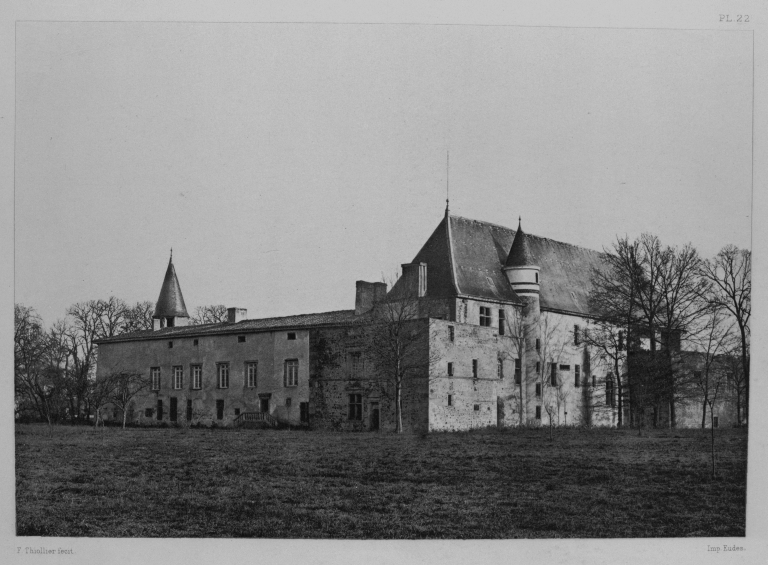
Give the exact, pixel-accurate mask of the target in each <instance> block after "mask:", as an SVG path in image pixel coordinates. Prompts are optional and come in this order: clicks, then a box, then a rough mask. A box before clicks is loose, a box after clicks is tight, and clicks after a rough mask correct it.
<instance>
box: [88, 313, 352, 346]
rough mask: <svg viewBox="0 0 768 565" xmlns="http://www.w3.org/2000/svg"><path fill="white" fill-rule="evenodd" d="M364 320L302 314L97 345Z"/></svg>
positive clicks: (150, 332)
mask: <svg viewBox="0 0 768 565" xmlns="http://www.w3.org/2000/svg"><path fill="white" fill-rule="evenodd" d="M361 318H363V316H355V311H354V310H336V311H333V312H318V313H315V314H299V315H296V316H282V317H278V318H261V319H254V320H243V321H241V322H236V323H234V324H230V323H228V322H221V323H217V324H202V325H199V326H176V327H172V328H163V329H162V330H154V331H153V330H143V331H140V332H132V333H129V334H123V335H118V336H115V337H111V338H106V339H101V340H98V341H97V343H100V344H101V343H114V342H119V341H137V340H143V339H169V338H177V337H178V338H181V337H197V336H205V335H216V334H242V333H253V332H263V331H273V330H290V329H307V328H311V327H320V326H333V325H338V324H349V323H353V322H359V321H360V320H361Z"/></svg>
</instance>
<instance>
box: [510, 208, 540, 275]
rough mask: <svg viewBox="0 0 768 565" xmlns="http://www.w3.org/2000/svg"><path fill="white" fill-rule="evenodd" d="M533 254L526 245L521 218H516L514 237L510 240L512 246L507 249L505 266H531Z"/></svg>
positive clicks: (526, 240) (526, 239)
mask: <svg viewBox="0 0 768 565" xmlns="http://www.w3.org/2000/svg"><path fill="white" fill-rule="evenodd" d="M533 264H534V263H533V256H532V255H531V250H530V247H529V245H528V238H527V237H526V235H525V233H524V232H523V228H522V219H521V218H518V224H517V232H515V239H514V240H513V241H512V248H511V249H510V250H509V255H508V256H507V262H506V263H505V264H504V266H505V267H527V266H532V265H533Z"/></svg>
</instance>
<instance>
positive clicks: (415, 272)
mask: <svg viewBox="0 0 768 565" xmlns="http://www.w3.org/2000/svg"><path fill="white" fill-rule="evenodd" d="M402 267H403V287H404V291H405V295H406V296H410V297H418V298H421V297H422V296H424V295H425V294H427V264H426V263H405V264H404V265H403V266H402Z"/></svg>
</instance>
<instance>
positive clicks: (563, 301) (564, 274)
mask: <svg viewBox="0 0 768 565" xmlns="http://www.w3.org/2000/svg"><path fill="white" fill-rule="evenodd" d="M447 218H448V221H446V218H443V220H442V221H441V222H440V224H439V225H438V226H437V228H436V229H435V231H434V232H433V233H432V235H431V236H430V238H429V239H428V240H427V243H425V244H424V247H422V249H421V250H420V251H419V253H418V254H417V255H416V257H415V258H414V260H413V262H414V263H418V262H423V263H426V264H427V297H435V298H437V297H440V298H443V297H453V296H474V297H477V298H485V299H489V300H500V301H505V302H512V303H520V302H521V300H520V298H519V297H518V296H517V294H516V293H515V292H514V291H513V290H512V288H511V286H510V285H509V281H508V280H507V277H506V275H505V274H504V270H503V268H504V266H505V265H506V264H507V260H508V259H509V257H510V255H515V254H513V253H511V252H512V247H513V242H514V241H515V233H516V232H515V230H512V229H509V228H506V227H503V226H499V225H496V224H491V223H488V222H480V221H477V220H470V219H468V218H462V217H460V216H447ZM521 241H522V242H524V245H521V247H523V249H522V251H520V254H521V255H522V257H513V258H514V259H515V260H518V259H519V260H521V261H525V262H526V263H527V264H533V265H536V266H538V267H540V269H541V270H540V278H539V280H540V281H541V283H540V284H541V286H540V300H541V308H542V309H545V310H559V311H564V312H572V313H574V314H585V315H588V314H589V309H588V305H587V297H588V296H589V290H590V288H591V282H590V280H591V275H592V269H593V268H597V267H599V266H600V264H601V259H600V257H601V254H600V253H599V252H597V251H593V250H591V249H585V248H584V247H578V246H576V245H571V244H568V243H562V242H559V241H554V240H552V239H548V238H545V237H538V236H535V235H530V234H525V237H524V239H523V240H521ZM398 284H399V281H398ZM396 286H397V285H395V287H396ZM393 290H394V289H393Z"/></svg>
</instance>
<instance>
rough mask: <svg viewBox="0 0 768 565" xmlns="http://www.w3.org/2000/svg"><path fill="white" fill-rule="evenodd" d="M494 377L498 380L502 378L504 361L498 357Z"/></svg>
mask: <svg viewBox="0 0 768 565" xmlns="http://www.w3.org/2000/svg"><path fill="white" fill-rule="evenodd" d="M496 377H497V378H499V379H503V378H504V359H502V358H501V357H499V361H498V363H497V365H496Z"/></svg>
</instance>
